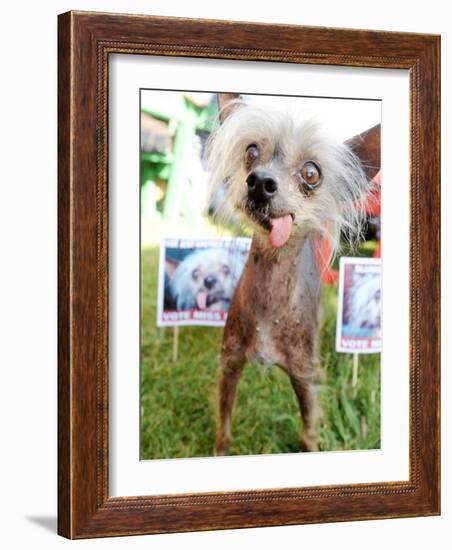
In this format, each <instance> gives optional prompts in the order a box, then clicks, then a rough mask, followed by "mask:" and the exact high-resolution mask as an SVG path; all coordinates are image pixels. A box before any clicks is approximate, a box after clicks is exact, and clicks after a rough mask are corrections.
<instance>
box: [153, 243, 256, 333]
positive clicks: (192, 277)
mask: <svg viewBox="0 0 452 550" xmlns="http://www.w3.org/2000/svg"><path fill="white" fill-rule="evenodd" d="M250 245H251V239H248V238H244V237H240V238H231V237H218V238H203V239H186V238H182V239H177V238H176V239H174V238H173V239H164V240H163V242H162V244H161V246H160V260H159V282H158V284H159V287H158V306H157V326H160V327H164V326H178V325H202V326H223V325H224V324H225V322H226V318H227V314H228V309H229V305H230V303H231V299H232V295H233V293H234V289H235V287H236V285H237V283H238V280H239V278H240V275H241V274H242V271H243V267H244V265H245V262H246V259H247V257H248V252H249V249H250Z"/></svg>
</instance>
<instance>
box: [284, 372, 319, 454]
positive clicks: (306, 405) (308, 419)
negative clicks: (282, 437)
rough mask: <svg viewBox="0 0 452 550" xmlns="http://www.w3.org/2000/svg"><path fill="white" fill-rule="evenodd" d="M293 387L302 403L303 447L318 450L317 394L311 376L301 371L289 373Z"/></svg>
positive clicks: (308, 449) (307, 449)
mask: <svg viewBox="0 0 452 550" xmlns="http://www.w3.org/2000/svg"><path fill="white" fill-rule="evenodd" d="M289 377H290V381H291V383H292V387H293V389H294V391H295V394H296V396H297V399H298V403H299V405H300V412H301V418H302V420H303V428H302V429H303V431H302V434H301V448H302V449H303V451H318V450H319V447H318V444H317V434H316V430H315V423H316V420H317V396H316V392H315V388H314V385H313V383H312V380H311V379H310V377H306V375H305V374H304V373H303V374H301V373H299V372H293V371H292V372H290V373H289Z"/></svg>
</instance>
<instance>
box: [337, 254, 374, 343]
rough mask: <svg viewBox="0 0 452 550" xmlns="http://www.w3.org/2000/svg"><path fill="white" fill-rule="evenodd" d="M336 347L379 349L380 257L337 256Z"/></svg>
mask: <svg viewBox="0 0 452 550" xmlns="http://www.w3.org/2000/svg"><path fill="white" fill-rule="evenodd" d="M336 351H338V352H346V353H378V352H380V351H381V260H380V259H376V258H346V257H343V258H341V260H340V268H339V303H338V308H337V327H336Z"/></svg>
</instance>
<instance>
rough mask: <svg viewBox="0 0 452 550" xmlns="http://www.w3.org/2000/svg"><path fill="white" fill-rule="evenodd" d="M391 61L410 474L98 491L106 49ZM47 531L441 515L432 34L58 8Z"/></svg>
mask: <svg viewBox="0 0 452 550" xmlns="http://www.w3.org/2000/svg"><path fill="white" fill-rule="evenodd" d="M118 53H119V54H120V53H125V54H136V55H147V56H152V55H158V56H184V57H204V58H217V59H240V60H252V61H256V60H261V61H264V60H265V61H273V62H285V63H299V64H317V65H339V66H349V67H372V68H386V69H387V68H395V69H406V70H408V71H409V78H410V108H411V120H410V125H411V126H410V127H411V133H410V142H411V143H410V146H411V147H410V163H411V176H410V177H411V181H410V281H409V284H410V427H409V430H410V457H409V464H410V466H409V469H410V476H409V481H400V482H385V483H369V484H355V485H334V486H321V487H294V488H291V489H272V490H252V491H230V492H225V493H208V494H205V493H204V494H202V493H196V494H182V495H158V496H157V495H151V496H143V497H128V496H123V497H110V496H109V491H108V375H109V371H108V337H109V336H108V281H109V274H108V227H109V215H108V101H107V93H108V63H109V55H110V54H118ZM58 55H59V61H58V87H59V91H58V117H59V124H58V155H59V158H58V210H59V212H58V232H59V240H58V293H59V294H58V301H59V312H58V340H59V343H58V425H59V426H58V461H59V466H58V532H59V534H61V535H63V536H65V537H68V538H86V537H102V536H114V535H132V534H146V533H161V532H177V531H197V530H209V529H229V528H240V527H258V526H270V525H291V524H303V523H316V522H333V521H350V520H362V519H373V518H391V517H408V516H427V515H436V514H439V511H440V420H439V414H440V406H439V395H440V370H439V366H440V364H439V363H440V359H439V357H440V354H439V350H440V305H439V304H440V302H439V299H440V234H439V232H440V144H439V139H440V137H439V136H440V121H439V108H440V99H439V98H440V80H439V79H440V38H439V37H438V36H433V35H424V34H410V33H394V32H381V31H363V30H342V29H331V28H321V27H318V28H314V27H300V26H291V25H284V26H282V25H266V24H265V25H264V24H255V23H235V22H225V21H209V20H190V19H179V18H161V17H148V16H137V15H121V14H100V13H89V12H69V13H65V14H63V15H60V16H59V38H58Z"/></svg>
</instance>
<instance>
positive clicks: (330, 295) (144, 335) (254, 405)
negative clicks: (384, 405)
mask: <svg viewBox="0 0 452 550" xmlns="http://www.w3.org/2000/svg"><path fill="white" fill-rule="evenodd" d="M362 254H363V255H369V250H363V251H362ZM157 257H158V250H157V248H148V249H145V250H143V252H142V264H141V270H142V289H141V292H142V311H141V458H142V459H151V458H181V457H195V456H211V455H212V454H213V443H214V438H215V411H216V404H215V401H216V382H217V366H218V352H219V349H220V345H221V335H222V329H218V328H206V327H180V329H179V358H178V360H177V361H176V362H173V361H172V345H173V329H172V328H165V329H162V328H157V327H156V321H155V317H156V301H157V263H158V261H157ZM336 307H337V289H336V288H335V287H327V286H325V287H324V288H323V291H322V327H321V331H320V345H319V366H318V367H319V368H318V371H319V376H318V377H317V387H318V393H319V399H320V408H321V411H322V415H321V417H320V418H319V421H318V433H319V440H320V448H321V449H322V450H324V451H332V450H342V449H375V448H379V446H380V355H379V354H372V355H360V358H359V375H358V384H357V387H356V388H354V389H353V388H352V385H351V379H352V356H351V355H348V354H338V353H336V352H335V351H334V349H335V348H334V345H335V320H336ZM300 429H301V420H300V415H299V410H298V405H297V403H296V400H295V395H294V393H293V390H292V387H291V385H290V382H289V378H288V377H287V375H286V374H284V373H283V372H282V371H281V370H280V369H279V368H278V367H272V368H265V367H261V366H259V365H253V364H249V365H247V366H246V368H245V370H244V374H243V376H242V378H241V379H240V383H239V388H238V396H237V402H236V406H235V413H234V420H233V442H232V444H231V448H230V454H261V453H287V452H296V451H299V439H300Z"/></svg>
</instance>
